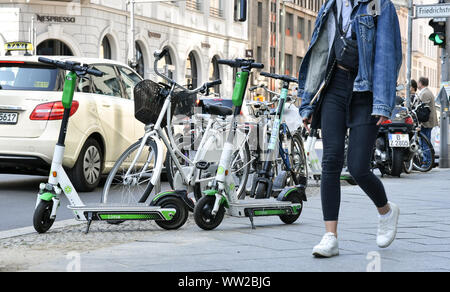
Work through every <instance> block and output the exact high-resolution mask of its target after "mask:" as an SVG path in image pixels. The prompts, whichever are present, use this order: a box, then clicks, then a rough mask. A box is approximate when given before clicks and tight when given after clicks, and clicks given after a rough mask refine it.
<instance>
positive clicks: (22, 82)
mask: <svg viewBox="0 0 450 292" xmlns="http://www.w3.org/2000/svg"><path fill="white" fill-rule="evenodd" d="M58 72H59V70H58V69H56V68H53V67H48V66H41V65H34V64H26V63H24V62H17V63H14V62H11V63H6V62H2V61H0V88H1V89H4V90H33V91H35V90H37V91H57V90H59V89H60V86H59V83H58Z"/></svg>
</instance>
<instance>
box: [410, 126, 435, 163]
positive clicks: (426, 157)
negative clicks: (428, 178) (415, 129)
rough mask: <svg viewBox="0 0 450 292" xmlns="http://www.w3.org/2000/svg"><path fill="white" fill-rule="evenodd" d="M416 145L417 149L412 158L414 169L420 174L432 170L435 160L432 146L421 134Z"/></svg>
mask: <svg viewBox="0 0 450 292" xmlns="http://www.w3.org/2000/svg"><path fill="white" fill-rule="evenodd" d="M416 143H417V145H418V147H419V149H418V150H417V152H416V153H415V154H414V157H413V166H414V169H415V170H418V171H421V172H427V171H430V170H431V169H433V166H434V160H435V153H434V148H433V145H432V144H431V142H430V140H428V138H427V137H426V136H425V135H424V134H423V133H419V135H418V137H417V141H416Z"/></svg>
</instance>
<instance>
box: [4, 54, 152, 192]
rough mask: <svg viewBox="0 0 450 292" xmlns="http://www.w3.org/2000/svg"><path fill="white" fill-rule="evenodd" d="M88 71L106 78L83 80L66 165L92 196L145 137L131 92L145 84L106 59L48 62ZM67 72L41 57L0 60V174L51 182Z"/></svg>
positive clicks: (75, 181)
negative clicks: (90, 68)
mask: <svg viewBox="0 0 450 292" xmlns="http://www.w3.org/2000/svg"><path fill="white" fill-rule="evenodd" d="M51 58H53V59H58V60H72V61H76V62H80V63H84V64H91V65H93V66H94V68H95V69H97V70H100V71H102V72H104V73H105V74H104V76H103V77H94V76H89V77H88V78H86V79H83V80H80V81H79V83H78V86H77V90H76V93H75V95H74V103H73V107H72V116H71V120H70V122H69V126H68V132H67V138H66V143H65V144H66V152H65V157H64V162H63V165H64V166H65V167H66V168H67V169H68V173H69V176H70V178H71V180H72V182H73V184H74V186H75V188H76V189H77V190H79V191H92V190H93V189H94V188H95V187H97V185H98V183H99V181H100V178H101V174H106V173H108V172H109V170H110V169H111V168H112V167H113V165H114V163H115V161H116V159H118V157H119V156H120V155H121V154H122V153H123V152H124V151H125V150H126V149H127V148H128V147H129V146H130V145H131V144H133V143H134V142H136V141H137V140H138V139H139V138H141V137H142V136H143V134H144V125H143V124H142V123H140V122H139V121H137V120H136V119H135V118H134V101H133V89H134V86H135V85H136V84H137V83H138V82H139V81H141V80H142V78H141V77H140V76H139V75H138V74H137V73H136V72H135V71H133V70H132V69H131V68H130V67H128V66H126V65H124V64H121V63H118V62H115V61H110V60H103V59H88V58H76V57H51ZM65 73H66V72H63V71H62V70H59V69H56V68H54V67H52V66H48V65H45V64H42V63H39V62H38V56H28V57H26V56H15V57H0V172H3V173H23V174H36V175H48V171H49V169H50V163H51V160H52V156H53V149H54V147H55V144H56V141H57V139H58V133H59V128H60V125H61V119H62V113H63V107H62V104H61V98H62V88H63V82H64V75H65Z"/></svg>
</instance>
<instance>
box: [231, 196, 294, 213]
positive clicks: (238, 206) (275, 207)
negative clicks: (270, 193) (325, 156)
mask: <svg viewBox="0 0 450 292" xmlns="http://www.w3.org/2000/svg"><path fill="white" fill-rule="evenodd" d="M301 206H302V204H301V203H291V202H289V201H277V200H275V199H245V200H241V201H239V202H238V203H230V208H228V211H229V213H230V215H231V216H235V217H250V216H255V217H257V216H279V215H292V214H296V213H297V212H298V211H297V210H299V209H300V208H301Z"/></svg>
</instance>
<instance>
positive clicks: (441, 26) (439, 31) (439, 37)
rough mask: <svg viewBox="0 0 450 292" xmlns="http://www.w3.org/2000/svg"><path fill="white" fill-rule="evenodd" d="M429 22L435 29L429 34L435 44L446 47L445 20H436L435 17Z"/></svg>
mask: <svg viewBox="0 0 450 292" xmlns="http://www.w3.org/2000/svg"><path fill="white" fill-rule="evenodd" d="M428 24H429V25H430V26H431V27H432V28H433V29H434V32H433V33H432V34H431V35H430V36H429V39H430V41H432V42H433V43H434V45H435V46H439V47H441V48H444V47H445V21H435V20H434V19H432V20H430V22H429V23H428Z"/></svg>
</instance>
